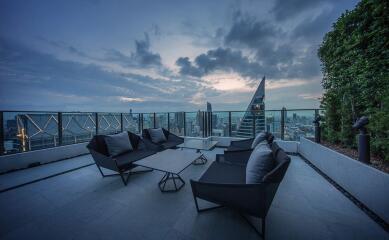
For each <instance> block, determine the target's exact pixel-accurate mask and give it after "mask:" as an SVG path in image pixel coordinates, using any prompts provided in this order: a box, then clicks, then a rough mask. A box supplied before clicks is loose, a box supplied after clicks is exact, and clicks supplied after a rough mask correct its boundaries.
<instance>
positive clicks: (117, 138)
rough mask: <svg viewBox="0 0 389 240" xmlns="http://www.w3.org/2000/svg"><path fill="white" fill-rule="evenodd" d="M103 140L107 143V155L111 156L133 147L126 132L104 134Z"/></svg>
mask: <svg viewBox="0 0 389 240" xmlns="http://www.w3.org/2000/svg"><path fill="white" fill-rule="evenodd" d="M104 140H105V143H106V144H107V149H108V152H109V155H111V156H113V157H114V156H117V155H119V154H122V153H124V152H128V151H131V150H132V149H133V147H132V145H131V142H130V138H129V137H128V133H127V132H121V133H118V134H113V135H106V136H105V138H104Z"/></svg>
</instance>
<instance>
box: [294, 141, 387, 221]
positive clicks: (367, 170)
mask: <svg viewBox="0 0 389 240" xmlns="http://www.w3.org/2000/svg"><path fill="white" fill-rule="evenodd" d="M298 151H299V153H300V154H301V155H302V156H303V157H305V158H306V159H308V160H309V161H310V162H311V163H313V164H314V165H315V166H316V167H318V168H319V169H320V170H321V171H323V172H324V173H325V174H326V175H328V176H329V177H330V178H332V179H333V180H334V181H335V182H337V183H338V184H339V185H340V186H342V187H343V188H344V189H346V190H347V191H348V192H350V193H351V194H352V195H353V196H355V197H356V198H357V199H358V200H359V201H361V202H363V203H364V204H365V205H366V206H368V207H369V208H370V209H371V210H373V211H374V212H375V213H376V214H378V215H379V216H380V217H381V218H383V219H384V220H385V221H386V222H389V174H386V173H384V172H381V171H379V170H377V169H375V168H372V167H370V166H368V165H366V164H363V163H361V162H359V161H356V160H354V159H351V158H349V157H347V156H345V155H343V154H340V153H338V152H335V151H333V150H331V149H329V148H327V147H324V146H322V145H320V144H317V143H315V142H312V141H311V140H308V139H306V138H301V140H300V144H299V148H298Z"/></svg>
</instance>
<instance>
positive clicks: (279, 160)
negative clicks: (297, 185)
mask: <svg viewBox="0 0 389 240" xmlns="http://www.w3.org/2000/svg"><path fill="white" fill-rule="evenodd" d="M273 144H274V143H273ZM276 155H277V156H276V158H275V166H274V168H273V170H271V171H270V172H269V173H268V174H266V176H265V177H264V178H263V181H264V182H274V183H279V182H281V180H282V179H283V177H284V175H285V172H286V170H287V169H288V166H289V163H290V157H289V156H288V155H287V154H286V153H285V152H284V150H283V149H282V148H280V149H279V150H278V151H277V154H276Z"/></svg>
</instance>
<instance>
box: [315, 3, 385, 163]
mask: <svg viewBox="0 0 389 240" xmlns="http://www.w3.org/2000/svg"><path fill="white" fill-rule="evenodd" d="M388 13H389V1H383V0H362V1H361V2H359V3H358V4H357V5H356V7H355V8H354V9H353V10H351V11H346V12H345V13H343V14H342V15H341V16H340V17H339V18H338V20H337V21H336V22H335V23H334V24H333V26H332V29H331V31H330V32H328V33H327V34H326V35H325V36H324V39H323V42H322V43H321V45H320V48H319V50H318V56H319V58H320V60H321V62H322V72H323V80H322V85H323V88H324V95H323V99H322V102H321V104H322V107H323V108H324V109H325V117H324V119H325V120H324V121H325V122H324V124H323V127H324V133H323V137H324V138H325V139H327V140H328V141H330V142H333V143H340V144H343V145H344V146H347V147H355V146H356V134H357V133H358V132H356V131H354V130H352V124H353V123H354V122H355V121H356V119H358V118H359V117H361V116H364V115H365V116H368V117H369V119H370V124H369V125H368V129H369V131H370V133H371V140H372V141H371V146H372V152H373V153H374V154H376V155H378V156H381V157H382V158H384V159H385V160H387V161H389V138H388V136H389V14H388Z"/></svg>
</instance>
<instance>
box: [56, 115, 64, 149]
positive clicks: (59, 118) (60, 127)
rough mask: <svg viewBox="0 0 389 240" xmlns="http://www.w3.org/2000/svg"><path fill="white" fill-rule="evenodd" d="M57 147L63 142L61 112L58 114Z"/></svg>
mask: <svg viewBox="0 0 389 240" xmlns="http://www.w3.org/2000/svg"><path fill="white" fill-rule="evenodd" d="M57 117H58V145H62V143H63V141H62V133H63V132H62V131H63V128H62V113H61V112H58V115H57Z"/></svg>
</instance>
